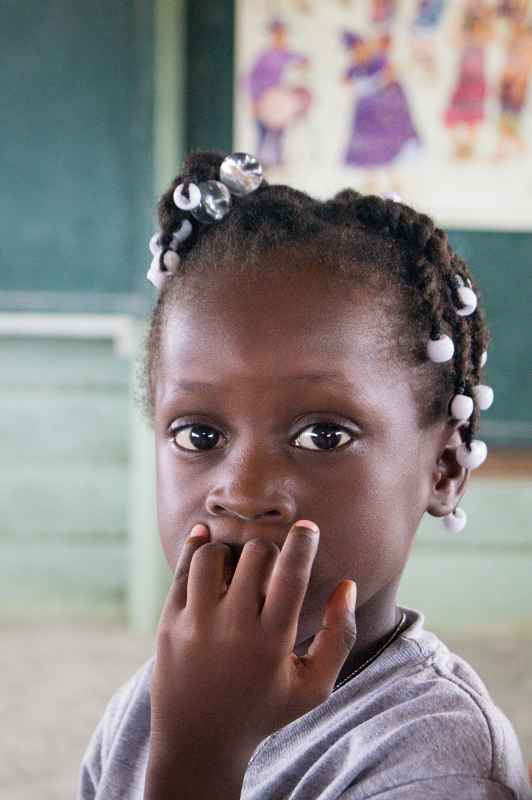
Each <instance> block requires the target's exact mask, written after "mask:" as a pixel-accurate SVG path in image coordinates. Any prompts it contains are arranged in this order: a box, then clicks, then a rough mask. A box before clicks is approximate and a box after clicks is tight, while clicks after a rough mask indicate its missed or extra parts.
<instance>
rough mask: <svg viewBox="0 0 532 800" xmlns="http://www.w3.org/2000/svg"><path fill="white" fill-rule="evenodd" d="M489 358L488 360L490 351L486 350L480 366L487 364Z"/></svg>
mask: <svg viewBox="0 0 532 800" xmlns="http://www.w3.org/2000/svg"><path fill="white" fill-rule="evenodd" d="M487 360H488V351H487V350H484V352H483V353H482V355H481V356H480V366H481V367H483V366H485V364H486V361H487Z"/></svg>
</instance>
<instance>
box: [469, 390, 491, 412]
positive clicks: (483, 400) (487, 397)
mask: <svg viewBox="0 0 532 800" xmlns="http://www.w3.org/2000/svg"><path fill="white" fill-rule="evenodd" d="M473 394H474V395H475V398H476V401H477V403H478V407H479V408H480V410H481V411H486V410H487V409H488V408H489V407H490V406H491V404H492V403H493V389H492V388H491V386H486V385H485V384H483V383H479V384H478V386H474V387H473Z"/></svg>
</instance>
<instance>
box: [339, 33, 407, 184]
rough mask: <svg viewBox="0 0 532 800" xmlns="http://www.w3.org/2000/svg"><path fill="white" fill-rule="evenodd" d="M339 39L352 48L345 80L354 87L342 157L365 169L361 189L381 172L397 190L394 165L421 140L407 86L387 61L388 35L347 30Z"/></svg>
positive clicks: (347, 163)
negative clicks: (404, 88) (347, 133)
mask: <svg viewBox="0 0 532 800" xmlns="http://www.w3.org/2000/svg"><path fill="white" fill-rule="evenodd" d="M342 42H343V44H344V45H345V46H346V47H347V48H348V49H349V51H350V54H351V64H350V66H349V67H348V69H347V70H346V72H345V73H344V76H343V81H344V82H345V83H348V84H350V83H353V84H354V88H355V105H354V111H353V117H352V124H351V132H350V138H349V143H348V146H347V149H346V151H345V154H344V157H343V161H344V163H345V164H346V165H348V166H353V167H358V168H359V169H363V170H365V173H366V177H365V186H364V189H365V191H367V192H374V191H377V184H378V179H379V177H380V178H381V180H382V179H384V182H385V183H386V186H387V190H388V189H391V190H392V191H393V192H397V193H399V194H400V193H401V187H400V184H399V177H398V174H397V172H396V171H395V168H396V167H397V165H398V164H399V163H401V162H403V161H404V160H405V159H407V158H408V157H411V156H412V155H414V154H415V153H417V151H418V150H419V148H420V144H421V140H420V137H419V135H418V133H417V131H416V128H415V126H414V123H413V120H412V116H411V113H410V109H409V105H408V100H407V98H406V95H405V92H404V90H403V88H402V86H401V84H400V82H399V81H398V80H397V76H396V72H395V69H394V67H393V66H392V64H391V63H390V58H389V52H390V46H391V40H390V37H389V36H379V35H377V36H374V37H371V38H370V37H367V38H363V37H362V36H360V35H359V34H358V33H354V32H351V31H345V32H344V34H343V36H342ZM379 173H381V174H380V175H379Z"/></svg>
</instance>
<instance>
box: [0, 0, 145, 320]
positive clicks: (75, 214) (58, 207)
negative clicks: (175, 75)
mask: <svg viewBox="0 0 532 800" xmlns="http://www.w3.org/2000/svg"><path fill="white" fill-rule="evenodd" d="M0 9H1V10H0V48H1V53H2V100H3V109H4V113H3V114H2V126H1V131H0V154H1V155H0V159H1V165H2V193H1V196H0V310H9V311H13V310H25V311H27V310H30V309H35V310H44V311H46V310H57V311H70V312H72V311H118V310H121V311H134V310H139V309H140V308H142V307H143V305H144V303H143V296H144V283H146V281H145V272H146V269H147V266H145V262H146V260H147V257H148V256H149V254H148V253H147V249H146V242H147V240H148V239H149V236H150V235H151V232H152V231H151V227H152V222H151V216H152V208H153V201H154V198H153V197H152V192H153V189H152V174H153V171H152V147H153V144H152V116H153V115H152V103H153V89H152V82H153V66H152V62H153V43H152V42H153V23H152V3H151V0H135V2H130V0H113V2H112V3H110V2H107V0H92V2H90V3H87V2H84V0H47V2H42V0H23V2H20V0H4V2H3V3H2V4H1V6H0Z"/></svg>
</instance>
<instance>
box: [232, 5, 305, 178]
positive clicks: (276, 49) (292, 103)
mask: <svg viewBox="0 0 532 800" xmlns="http://www.w3.org/2000/svg"><path fill="white" fill-rule="evenodd" d="M268 30H269V33H270V45H269V47H268V48H267V49H266V50H264V51H263V52H262V53H260V55H259V56H258V58H257V59H256V61H255V63H254V64H253V67H252V69H251V71H250V72H249V75H248V76H247V77H245V78H244V86H245V87H246V88H247V90H248V92H249V94H250V96H251V102H252V113H253V117H254V120H255V123H256V126H257V145H256V147H255V153H256V156H257V158H258V159H259V161H261V163H262V164H263V166H266V167H267V166H279V165H280V164H282V163H283V144H284V137H285V133H286V131H287V129H288V128H289V127H290V126H291V125H292V124H293V123H294V122H295V121H296V120H298V119H300V118H301V117H303V116H304V115H305V114H306V113H307V112H308V110H309V108H310V105H311V103H312V93H311V91H310V90H309V89H308V88H307V87H306V86H305V85H303V83H302V80H301V79H300V78H296V80H295V82H294V78H293V75H292V74H291V67H293V66H296V67H298V68H299V69H301V68H303V69H305V68H306V67H308V65H309V58H308V57H307V56H306V55H304V54H302V53H298V52H296V51H294V50H290V49H289V48H288V45H287V32H286V25H285V24H284V22H282V20H280V19H278V18H276V19H273V20H272V21H271V22H270V23H269V25H268Z"/></svg>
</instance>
